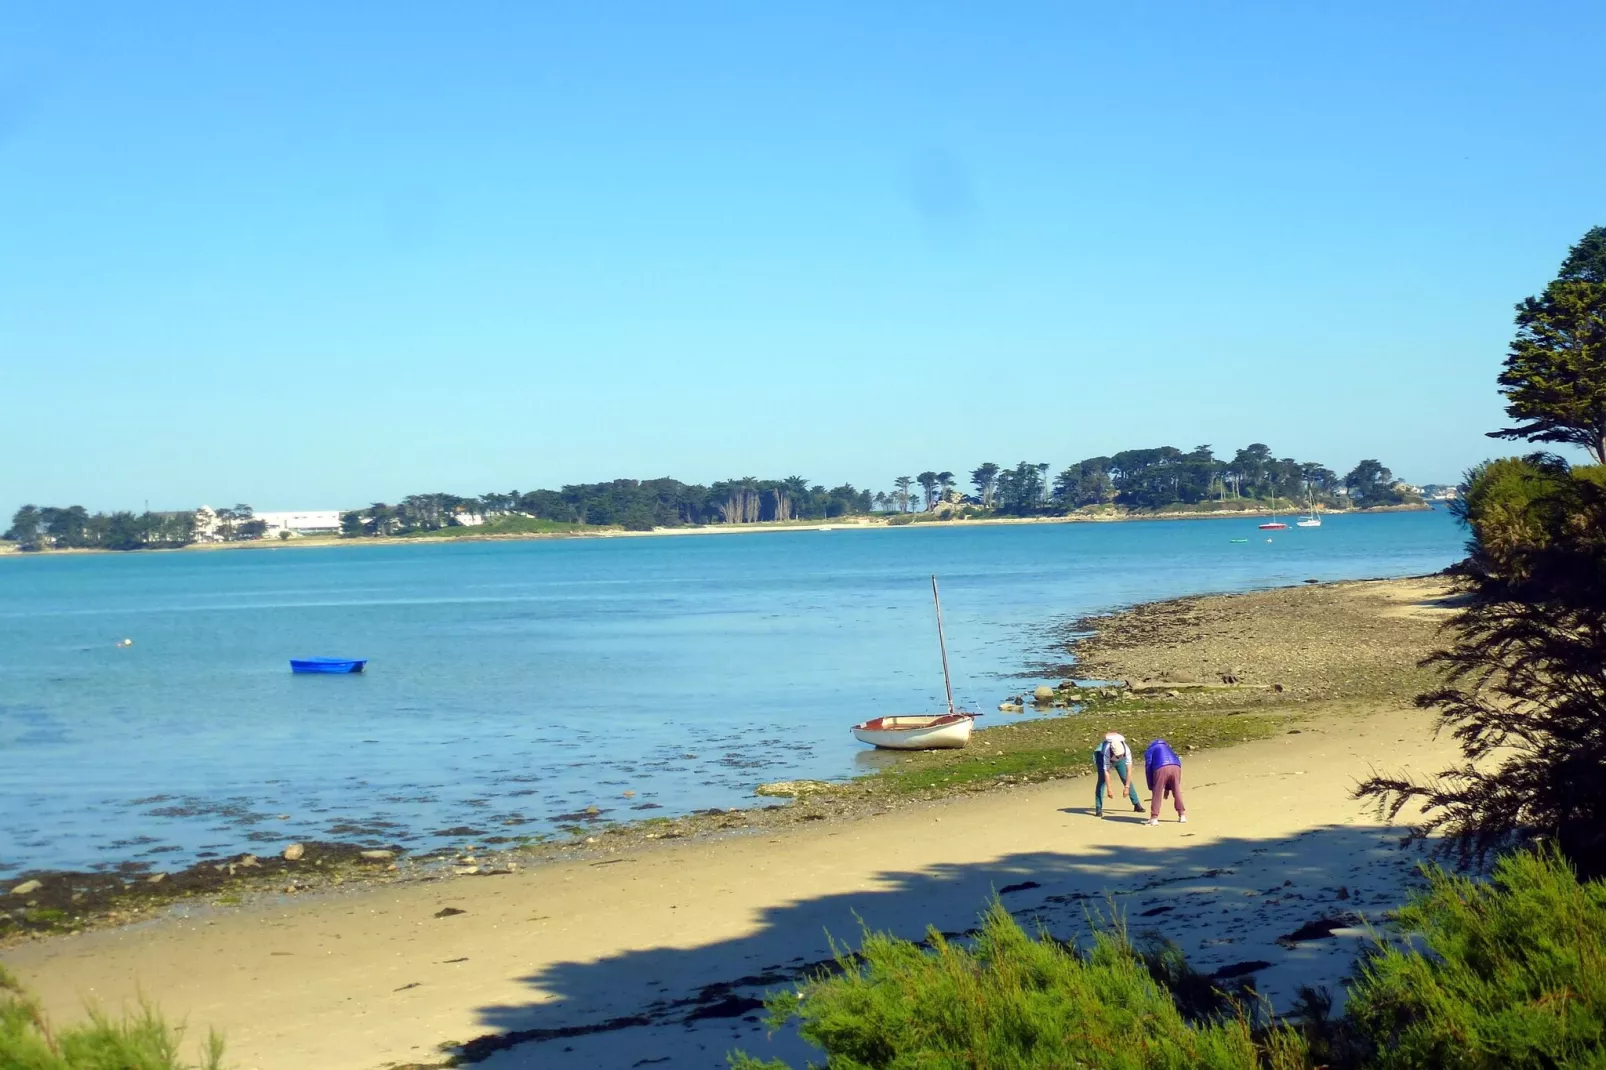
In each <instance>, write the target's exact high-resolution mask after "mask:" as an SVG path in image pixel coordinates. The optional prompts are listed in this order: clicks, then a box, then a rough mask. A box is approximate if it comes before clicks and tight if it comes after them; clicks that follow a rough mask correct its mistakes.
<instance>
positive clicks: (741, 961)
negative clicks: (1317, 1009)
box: [452, 808, 1421, 1070]
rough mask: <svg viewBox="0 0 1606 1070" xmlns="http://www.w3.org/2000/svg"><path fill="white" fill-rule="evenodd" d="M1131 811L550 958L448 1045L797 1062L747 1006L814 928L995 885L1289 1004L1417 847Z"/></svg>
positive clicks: (481, 1057) (1353, 935) (1365, 833)
mask: <svg viewBox="0 0 1606 1070" xmlns="http://www.w3.org/2000/svg"><path fill="white" fill-rule="evenodd" d="M1073 809H1074V808H1073ZM1129 816H1130V817H1132V818H1134V819H1137V818H1138V816H1139V815H1137V814H1132V815H1129ZM1145 816H1146V815H1145ZM1091 819H1092V818H1091V816H1090V817H1089V820H1091ZM1133 824H1134V827H1133V828H1132V829H1131V830H1130V836H1131V843H1130V844H1129V845H1127V846H1123V847H1120V848H1115V847H1110V848H1102V849H1098V850H1094V851H1087V852H1082V853H1078V854H1064V853H1058V852H1055V851H1051V850H1045V851H1038V852H1032V853H1025V854H1015V855H1010V856H1006V857H1002V858H999V859H998V860H997V861H995V862H993V863H991V864H987V865H966V866H947V865H937V866H932V867H930V868H927V869H923V870H920V871H916V872H886V873H883V874H881V875H880V877H879V879H878V880H877V881H876V882H875V883H874V885H873V886H872V887H870V888H868V889H867V890H863V891H856V892H853V893H849V894H843V895H832V896H825V897H821V898H815V899H805V900H799V901H796V902H792V903H788V904H785V905H781V906H776V907H773V908H771V909H768V910H766V911H764V912H762V913H761V914H759V915H758V916H756V917H755V918H754V919H753V924H752V927H751V930H750V931H749V932H748V933H747V935H745V936H743V937H741V938H739V939H734V940H727V941H721V942H716V943H711V944H708V945H705V946H702V947H696V948H690V949H685V948H662V949H653V950H649V951H641V952H632V953H628V954H623V955H619V956H616V957H612V958H604V959H600V960H597V961H594V962H569V963H560V964H557V965H554V966H551V967H550V968H546V969H543V970H541V971H540V972H538V973H536V974H533V975H531V976H529V977H527V978H525V979H524V980H525V981H526V983H528V985H529V986H530V988H531V990H532V998H531V1002H529V1003H526V1004H520V1005H514V1006H508V1005H502V1006H487V1007H484V1008H483V1009H482V1010H481V1012H480V1013H481V1021H482V1022H483V1023H484V1027H485V1035H483V1036H481V1037H480V1038H478V1039H476V1040H474V1041H471V1042H470V1043H468V1044H465V1045H462V1046H461V1047H459V1048H455V1049H452V1050H453V1051H454V1052H456V1053H457V1054H458V1055H459V1057H460V1058H462V1059H464V1060H465V1061H473V1062H478V1063H479V1064H480V1065H481V1066H484V1067H487V1068H498V1070H508V1068H514V1067H518V1068H532V1070H533V1068H536V1067H540V1068H543V1070H545V1068H556V1067H570V1066H573V1067H616V1066H617V1067H648V1066H651V1067H664V1068H674V1070H680V1068H685V1067H697V1068H704V1067H708V1068H714V1067H724V1066H725V1065H726V1060H725V1056H726V1053H727V1052H728V1051H730V1050H731V1049H733V1048H737V1047H740V1048H744V1049H745V1050H747V1051H748V1052H750V1053H752V1054H754V1055H758V1056H761V1057H766V1058H773V1057H781V1058H785V1059H787V1060H788V1061H789V1062H790V1063H791V1064H792V1065H793V1066H795V1067H799V1068H801V1067H802V1066H803V1065H804V1063H805V1061H806V1060H807V1059H808V1058H809V1057H810V1056H813V1057H814V1058H816V1059H819V1058H820V1056H819V1053H818V1052H817V1051H815V1050H814V1049H812V1048H809V1047H808V1046H807V1045H805V1044H803V1043H802V1041H801V1040H799V1039H798V1038H797V1037H796V1036H795V1035H793V1034H791V1032H790V1031H789V1030H787V1031H782V1032H781V1033H779V1034H777V1035H775V1036H773V1037H772V1036H768V1035H767V1031H766V1028H765V1026H764V1023H763V1021H762V1015H763V1010H762V1007H761V1005H760V1004H761V1000H762V998H763V995H764V993H765V992H766V991H767V990H770V989H773V988H776V987H778V986H783V985H792V984H796V983H797V982H798V981H799V980H801V979H802V978H803V977H804V976H805V975H807V974H808V973H810V972H811V971H814V970H817V969H819V968H820V966H821V965H822V964H823V963H825V962H828V961H829V959H830V954H831V952H830V943H829V939H828V937H827V934H830V936H832V937H835V938H836V939H837V940H838V941H841V942H845V943H848V944H850V945H852V944H856V943H857V938H858V935H859V931H860V924H861V920H862V923H863V924H864V925H866V926H869V927H870V928H873V929H880V930H887V931H891V932H894V933H897V934H899V935H902V936H907V937H913V938H920V937H922V936H923V935H924V933H925V931H926V929H927V927H928V926H931V927H935V928H937V929H938V930H939V931H942V932H945V933H947V934H961V933H965V932H967V931H970V930H971V929H972V927H973V926H974V925H975V923H976V920H977V915H978V914H979V913H980V912H981V910H982V909H983V908H984V907H985V906H986V904H987V902H988V901H989V900H990V899H991V897H992V896H993V895H994V894H997V895H998V896H999V897H1000V899H1001V900H1002V902H1003V903H1004V905H1005V906H1006V907H1007V908H1008V909H1009V910H1010V911H1011V913H1013V914H1014V915H1015V916H1016V917H1017V918H1018V919H1020V920H1021V921H1022V922H1023V923H1024V924H1025V925H1026V926H1027V927H1028V928H1029V929H1031V928H1034V927H1041V928H1043V929H1046V930H1047V931H1049V932H1052V933H1054V934H1055V935H1056V936H1059V937H1061V938H1062V939H1074V938H1077V937H1078V936H1080V935H1083V934H1085V932H1086V930H1087V924H1088V915H1089V912H1090V911H1092V912H1103V911H1105V910H1106V909H1107V903H1108V904H1113V905H1114V907H1115V908H1116V909H1118V910H1119V911H1120V912H1121V913H1122V914H1123V915H1124V916H1125V917H1126V919H1127V922H1128V925H1129V928H1130V929H1131V930H1132V932H1133V933H1134V934H1135V935H1143V934H1148V933H1153V934H1156V935H1159V936H1161V937H1164V938H1167V939H1170V940H1172V941H1174V942H1176V943H1177V944H1178V945H1180V946H1181V947H1182V949H1183V950H1184V952H1186V954H1187V956H1188V960H1189V962H1190V963H1191V964H1192V965H1194V966H1195V967H1196V968H1198V969H1201V970H1203V971H1205V972H1214V973H1215V975H1216V976H1217V977H1219V978H1221V979H1222V980H1227V979H1234V980H1236V979H1240V978H1252V979H1253V981H1254V983H1255V985H1256V986H1257V988H1258V990H1259V991H1260V992H1261V993H1262V994H1263V995H1265V996H1266V997H1267V998H1268V999H1270V1000H1271V1001H1272V1003H1273V1005H1274V1006H1275V1007H1278V1008H1286V1007H1287V1006H1288V1005H1289V1003H1290V1001H1291V999H1292V996H1293V994H1294V992H1295V990H1296V989H1297V987H1298V986H1299V985H1301V984H1326V985H1329V986H1333V987H1334V988H1335V989H1336V987H1337V985H1338V984H1339V983H1340V982H1341V980H1342V978H1343V977H1344V974H1345V972H1346V971H1347V969H1348V967H1349V965H1350V963H1351V962H1352V961H1353V958H1354V954H1355V951H1356V949H1357V945H1358V943H1359V942H1360V941H1361V940H1363V939H1365V938H1366V937H1365V929H1364V924H1365V921H1366V920H1372V921H1381V920H1382V919H1383V914H1384V912H1385V911H1387V910H1389V909H1392V908H1393V907H1395V906H1397V905H1398V904H1399V903H1400V902H1402V901H1403V898H1404V896H1405V893H1406V889H1407V888H1408V887H1409V886H1411V885H1412V884H1413V883H1414V882H1415V881H1416V880H1417V879H1418V878H1417V875H1416V870H1415V865H1416V862H1417V861H1418V860H1419V859H1420V858H1421V855H1420V854H1419V853H1418V852H1417V851H1414V850H1413V851H1404V850H1401V849H1400V846H1399V843H1400V838H1401V836H1402V834H1403V830H1402V829H1399V828H1387V827H1380V826H1353V825H1351V826H1327V827H1321V828H1316V829H1312V830H1309V831H1307V832H1304V833H1301V834H1299V835H1297V836H1294V837H1291V838H1289V839H1285V840H1265V841H1257V840H1247V839H1223V840H1212V839H1210V838H1209V837H1208V834H1207V833H1206V832H1205V831H1204V830H1203V822H1202V821H1197V820H1196V822H1195V823H1191V824H1188V825H1178V824H1176V823H1175V822H1174V821H1167V822H1166V824H1164V825H1162V826H1160V827H1158V828H1141V827H1137V826H1136V822H1135V821H1134V823H1133Z"/></svg>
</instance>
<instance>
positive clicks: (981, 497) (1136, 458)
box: [875, 442, 1419, 516]
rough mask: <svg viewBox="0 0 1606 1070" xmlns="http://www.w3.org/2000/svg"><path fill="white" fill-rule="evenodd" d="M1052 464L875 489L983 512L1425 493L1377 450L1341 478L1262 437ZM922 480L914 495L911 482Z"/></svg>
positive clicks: (901, 505) (1369, 501)
mask: <svg viewBox="0 0 1606 1070" xmlns="http://www.w3.org/2000/svg"><path fill="white" fill-rule="evenodd" d="M1050 467H1051V466H1050V465H1048V464H1042V463H1032V462H1030V461H1021V462H1020V463H1019V464H1017V465H1015V467H1014V468H1003V467H1000V466H999V465H997V464H994V463H992V462H990V461H989V462H988V463H986V464H983V465H980V466H978V467H976V468H975V469H973V470H972V471H971V473H970V485H971V486H972V487H973V488H975V494H973V495H961V494H958V493H957V492H955V491H954V490H953V487H954V478H953V473H952V472H922V473H921V474H920V475H918V476H899V477H898V478H897V479H895V480H894V481H893V487H894V490H893V491H892V492H891V493H890V494H877V495H876V496H875V500H876V502H877V504H878V505H880V506H881V507H883V508H888V509H892V510H894V511H897V512H909V511H911V510H913V509H916V508H919V509H920V510H923V511H928V512H929V511H931V510H933V509H935V508H936V507H937V506H938V504H939V503H941V502H943V501H949V502H954V503H956V504H961V505H969V506H972V507H974V508H976V509H979V510H981V511H982V512H983V513H1001V514H1005V515H1010V516H1028V515H1031V514H1034V513H1064V512H1068V511H1070V510H1073V509H1081V508H1086V507H1088V506H1121V507H1124V508H1128V509H1163V508H1165V507H1167V506H1176V505H1198V504H1201V503H1204V502H1211V501H1215V502H1229V501H1241V502H1244V503H1245V504H1247V505H1264V504H1270V503H1274V502H1275V503H1282V504H1287V503H1291V502H1297V503H1300V504H1303V503H1305V502H1307V501H1311V502H1315V503H1316V504H1319V505H1327V506H1332V505H1335V504H1338V503H1339V502H1340V501H1347V502H1348V503H1349V504H1352V505H1354V506H1357V507H1359V508H1363V509H1364V508H1375V507H1378V506H1385V505H1403V504H1406V503H1408V502H1412V501H1417V500H1419V498H1418V497H1417V495H1415V494H1414V493H1413V492H1412V491H1410V490H1407V489H1406V488H1405V487H1403V486H1402V485H1401V484H1400V483H1399V482H1398V481H1397V480H1396V479H1395V478H1394V474H1393V473H1392V472H1390V471H1389V470H1388V469H1387V468H1385V467H1383V465H1382V464H1381V463H1379V462H1378V461H1376V460H1364V461H1362V462H1360V463H1359V464H1357V465H1356V466H1355V467H1354V468H1353V469H1352V470H1351V471H1350V472H1349V474H1348V475H1346V476H1343V477H1342V478H1340V477H1339V476H1338V475H1337V474H1336V473H1334V472H1333V470H1332V469H1330V468H1327V467H1326V466H1324V465H1321V464H1318V463H1316V462H1314V461H1296V460H1294V459H1293V458H1292V457H1284V458H1281V459H1279V458H1277V457H1276V456H1275V455H1273V453H1272V451H1271V448H1270V447H1269V446H1267V445H1265V444H1264V443H1260V442H1256V443H1252V444H1251V445H1248V446H1245V447H1244V448H1243V449H1241V450H1239V451H1238V452H1237V453H1236V454H1235V455H1234V456H1233V457H1232V459H1231V460H1224V459H1218V458H1217V457H1216V456H1215V455H1214V453H1213V452H1212V451H1211V447H1209V446H1197V447H1195V448H1194V449H1193V450H1192V452H1188V453H1184V452H1183V451H1182V450H1179V449H1177V448H1176V447H1175V446H1157V447H1155V448H1153V449H1140V450H1124V451H1122V452H1120V453H1117V454H1114V455H1113V456H1109V457H1089V458H1087V459H1086V460H1082V461H1078V462H1076V463H1075V464H1073V465H1070V466H1068V467H1067V468H1065V469H1064V470H1062V471H1061V472H1060V473H1059V475H1057V476H1055V477H1053V479H1050V478H1049V475H1048V473H1049V470H1050ZM917 484H918V485H919V487H920V491H921V492H920V493H919V494H918V495H917V494H916V493H915V492H914V491H913V490H912V488H913V487H914V486H915V485H917Z"/></svg>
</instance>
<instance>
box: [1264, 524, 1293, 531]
mask: <svg viewBox="0 0 1606 1070" xmlns="http://www.w3.org/2000/svg"><path fill="white" fill-rule="evenodd" d="M1260 530H1261V531H1287V530H1288V525H1287V524H1262V525H1260Z"/></svg>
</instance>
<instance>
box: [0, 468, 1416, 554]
mask: <svg viewBox="0 0 1606 1070" xmlns="http://www.w3.org/2000/svg"><path fill="white" fill-rule="evenodd" d="M1051 468H1052V466H1051V465H1049V464H1046V463H1035V462H1028V461H1021V462H1019V463H1017V464H1016V465H1014V466H1013V467H1004V466H1001V465H998V464H996V463H993V462H991V461H989V462H986V463H983V464H981V465H978V466H977V467H975V468H974V469H972V470H971V471H970V472H969V473H968V485H966V486H961V485H960V483H959V481H958V479H957V478H956V477H955V475H954V473H953V472H949V471H942V472H937V471H926V472H921V473H920V474H919V475H905V476H898V477H897V478H895V479H894V480H893V481H892V489H890V490H887V491H873V492H872V491H869V490H861V489H859V488H857V487H855V486H853V485H852V484H851V483H844V484H842V485H840V486H836V487H830V488H827V487H825V486H824V485H823V484H812V483H810V482H809V481H808V480H807V479H804V478H803V477H801V476H788V477H786V478H783V479H758V478H756V477H743V478H741V479H729V480H722V481H720V482H717V483H712V484H706V485H705V484H700V483H682V482H681V481H679V480H676V479H669V478H663V479H646V480H637V479H615V480H611V481H609V482H605V483H579V484H569V485H565V486H564V487H562V488H561V489H558V490H533V491H518V490H509V491H491V492H487V493H484V494H480V495H474V496H463V495H457V494H451V493H445V492H436V493H427V494H411V495H408V496H407V497H405V498H402V499H400V500H399V501H396V502H393V503H392V502H372V503H370V504H369V505H366V506H364V507H361V508H357V509H349V510H346V511H344V512H342V513H341V514H340V523H339V529H338V532H336V531H330V532H328V533H327V534H330V535H334V534H338V535H339V536H340V537H341V538H346V539H353V538H408V537H414V538H416V537H442V536H445V537H450V536H481V537H484V536H519V535H548V534H585V533H587V532H600V531H607V530H623V531H638V532H640V531H653V530H657V529H665V528H669V529H673V528H687V527H703V526H721V527H723V526H740V525H752V524H785V523H789V522H799V521H815V522H818V521H831V520H839V519H842V518H849V517H852V518H871V517H874V518H878V519H880V520H883V521H886V522H890V523H895V524H897V523H914V522H917V521H922V520H954V519H966V520H987V519H1002V518H1023V517H1066V516H1072V515H1077V514H1081V515H1085V516H1090V517H1094V516H1106V517H1108V516H1123V515H1125V516H1145V515H1163V514H1168V513H1179V512H1183V513H1192V512H1204V513H1208V512H1223V511H1228V512H1254V511H1268V510H1275V509H1294V508H1315V509H1325V510H1333V509H1376V508H1389V507H1399V506H1404V505H1412V504H1419V503H1421V501H1422V498H1421V491H1420V489H1419V488H1415V487H1410V486H1408V485H1406V484H1403V483H1401V482H1400V481H1399V480H1397V479H1395V478H1394V475H1393V473H1392V472H1390V471H1389V469H1388V468H1386V467H1384V466H1383V465H1382V464H1381V463H1380V462H1379V461H1377V460H1375V459H1368V460H1363V461H1361V462H1360V463H1359V464H1357V465H1356V466H1355V467H1354V468H1353V469H1351V470H1350V471H1349V472H1348V473H1347V474H1346V475H1344V476H1339V475H1337V474H1336V473H1335V472H1334V471H1333V470H1332V469H1330V468H1328V467H1326V466H1325V465H1322V464H1319V463H1317V462H1314V461H1297V460H1295V459H1293V458H1291V457H1284V458H1278V457H1277V456H1276V455H1275V454H1274V453H1273V452H1272V450H1271V449H1270V447H1268V446H1266V445H1265V444H1263V443H1258V442H1257V443H1252V444H1250V445H1248V446H1246V447H1244V448H1243V449H1240V450H1238V451H1237V452H1236V453H1235V454H1234V455H1233V456H1232V457H1231V458H1218V457H1216V456H1215V454H1214V452H1213V451H1212V449H1211V447H1210V446H1197V447H1195V448H1194V449H1192V450H1190V451H1183V450H1180V449H1177V448H1176V447H1174V446H1157V447H1153V448H1149V449H1136V450H1124V451H1122V452H1120V453H1116V454H1113V455H1110V456H1099V457H1089V458H1086V459H1085V460H1081V461H1078V462H1076V463H1075V464H1072V465H1068V466H1067V467H1065V468H1064V469H1062V470H1061V471H1060V473H1059V474H1058V475H1057V476H1052V477H1051V476H1050V475H1049V473H1050V471H1051ZM264 533H265V525H264V524H263V522H262V521H261V520H260V519H257V518H256V517H255V514H254V512H253V510H252V508H251V506H249V505H246V504H243V503H242V504H239V505H235V506H233V507H232V508H227V509H218V510H211V509H208V508H206V507H202V508H200V509H198V510H194V511H184V512H149V511H147V512H144V513H139V514H136V513H133V512H126V511H125V512H112V513H90V512H89V511H88V510H86V509H85V508H84V507H83V506H81V505H73V506H66V507H60V506H43V507H40V506H35V505H31V504H30V505H24V506H23V507H22V508H20V509H18V510H17V511H16V513H15V514H14V515H13V516H12V519H11V526H10V527H9V528H8V529H7V530H6V531H5V533H4V534H3V535H0V538H3V539H4V540H5V541H7V542H10V543H12V544H13V545H15V546H16V547H17V548H18V549H21V550H27V551H39V550H139V549H172V548H176V547H181V546H187V545H190V544H192V543H195V542H198V541H199V542H209V543H237V542H252V541H256V540H260V539H262V538H263V537H264ZM277 534H278V537H280V538H285V539H288V538H291V537H294V534H293V533H290V532H279V533H277Z"/></svg>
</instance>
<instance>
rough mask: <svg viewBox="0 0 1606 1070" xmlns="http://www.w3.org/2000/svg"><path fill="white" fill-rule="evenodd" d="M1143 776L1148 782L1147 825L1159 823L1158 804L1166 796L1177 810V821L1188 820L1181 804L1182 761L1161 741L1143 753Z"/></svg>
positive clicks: (1185, 808) (1152, 744) (1169, 746)
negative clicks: (1169, 797)
mask: <svg viewBox="0 0 1606 1070" xmlns="http://www.w3.org/2000/svg"><path fill="white" fill-rule="evenodd" d="M1143 775H1144V777H1145V778H1146V779H1147V780H1148V782H1149V820H1148V821H1146V822H1144V824H1147V825H1158V824H1159V823H1160V804H1161V803H1162V802H1163V801H1164V800H1165V797H1166V796H1167V795H1169V796H1171V805H1172V806H1175V807H1176V808H1177V820H1178V821H1186V820H1188V808H1187V807H1186V806H1184V805H1183V803H1182V759H1181V758H1178V757H1177V752H1176V751H1174V750H1172V749H1171V744H1169V743H1167V742H1166V741H1165V740H1163V739H1157V740H1155V741H1154V742H1153V743H1150V744H1149V746H1148V749H1147V750H1145V751H1144V752H1143Z"/></svg>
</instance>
